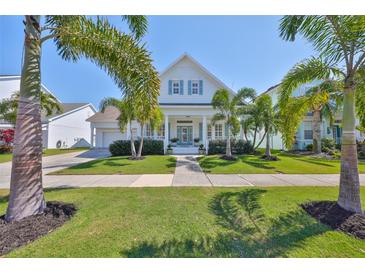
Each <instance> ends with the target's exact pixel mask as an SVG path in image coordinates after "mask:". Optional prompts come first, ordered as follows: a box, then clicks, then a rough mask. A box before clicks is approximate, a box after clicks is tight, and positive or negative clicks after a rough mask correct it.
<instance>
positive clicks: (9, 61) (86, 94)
mask: <svg viewBox="0 0 365 274" xmlns="http://www.w3.org/2000/svg"><path fill="white" fill-rule="evenodd" d="M109 18H110V21H111V22H112V23H113V24H115V25H117V26H118V27H120V28H121V29H122V30H126V29H125V24H123V23H121V20H120V17H118V16H111V17H109ZM22 19H23V18H22V17H18V16H0V74H19V73H20V69H21V63H20V62H21V53H22V44H23V39H24V37H23V24H22ZM148 20H149V30H148V34H147V35H146V36H145V37H144V41H145V42H146V43H147V47H148V49H149V50H150V51H151V52H152V57H153V60H154V65H155V66H156V68H157V69H158V71H161V70H163V69H164V68H165V67H167V66H168V65H169V64H170V63H171V62H173V61H174V60H175V59H176V58H178V57H179V56H180V55H181V54H182V53H184V52H187V53H189V54H190V55H191V56H193V57H194V58H195V59H196V60H197V61H199V62H200V63H201V64H202V65H203V66H205V67H206V68H207V69H208V70H209V71H211V72H212V73H213V74H214V75H215V76H217V77H218V78H219V79H221V80H222V81H223V82H224V83H225V84H226V85H227V86H229V87H231V88H232V89H233V90H237V89H239V88H241V87H252V88H255V89H256V90H257V91H258V92H259V93H260V92H262V91H265V90H266V89H267V88H269V87H270V86H272V85H275V84H277V83H278V82H280V80H281V79H282V77H283V76H284V75H285V73H286V72H287V71H288V70H289V69H290V68H291V67H292V66H293V65H294V64H295V63H296V62H298V61H300V60H302V59H304V58H306V57H309V56H311V55H313V54H315V52H314V51H313V49H312V47H311V45H310V44H308V43H307V42H306V41H304V40H300V39H299V40H296V41H295V42H294V43H293V42H285V41H283V40H281V39H280V38H279V33H278V26H279V20H280V17H279V16H149V17H148ZM42 82H43V84H44V85H45V86H46V87H48V88H49V89H50V90H52V92H53V93H54V94H55V95H56V96H57V97H58V98H59V99H60V100H61V101H63V102H91V103H93V104H94V106H96V107H98V105H99V102H100V100H101V99H102V98H104V97H108V96H114V97H120V94H121V93H120V91H119V89H118V88H117V86H116V85H114V83H113V81H112V80H111V79H110V78H109V77H108V76H107V75H106V73H105V72H103V71H102V70H100V69H99V68H98V67H96V66H95V65H94V64H92V63H91V62H90V61H87V60H80V61H79V62H77V63H70V62H66V61H63V60H62V58H61V57H59V56H58V55H57V52H56V48H55V46H54V45H53V43H52V41H48V42H47V43H46V44H45V45H44V47H43V52H42Z"/></svg>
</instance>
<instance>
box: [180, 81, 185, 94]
mask: <svg viewBox="0 0 365 274" xmlns="http://www.w3.org/2000/svg"><path fill="white" fill-rule="evenodd" d="M183 94H184V81H183V80H180V95H183Z"/></svg>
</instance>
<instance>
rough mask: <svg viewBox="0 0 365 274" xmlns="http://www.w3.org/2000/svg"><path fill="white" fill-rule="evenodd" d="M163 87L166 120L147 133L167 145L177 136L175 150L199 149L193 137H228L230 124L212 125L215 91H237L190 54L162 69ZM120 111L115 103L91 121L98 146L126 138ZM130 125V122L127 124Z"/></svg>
mask: <svg viewBox="0 0 365 274" xmlns="http://www.w3.org/2000/svg"><path fill="white" fill-rule="evenodd" d="M160 81H161V90H160V96H159V98H158V101H159V105H160V108H161V109H162V111H163V113H164V117H165V121H164V123H163V125H162V126H161V128H160V129H159V130H157V131H155V132H153V131H151V128H150V127H149V126H148V125H147V126H146V127H145V132H144V137H146V138H152V139H160V140H164V145H165V148H166V147H167V145H168V144H169V142H170V140H171V139H172V138H177V139H178V141H177V146H176V148H174V153H197V152H198V147H197V146H194V139H197V138H199V143H200V144H204V146H205V147H207V142H208V140H212V139H225V136H226V135H227V134H228V128H227V127H226V126H225V124H224V122H223V121H222V122H218V123H217V124H216V125H215V126H211V125H210V120H211V118H212V116H213V115H214V113H215V110H214V109H213V107H212V105H211V101H212V97H213V95H214V93H215V92H216V91H217V90H218V89H221V88H224V89H227V90H228V91H230V92H232V95H234V92H233V91H232V90H231V89H230V88H229V87H227V86H226V85H225V84H224V83H223V82H222V81H220V80H219V79H217V78H216V77H215V76H214V75H213V74H212V73H210V72H209V71H208V70H207V69H206V68H204V67H203V66H202V65H201V64H199V63H198V62H197V61H196V60H195V59H193V58H192V57H191V56H190V55H188V54H183V55H182V56H181V57H179V58H178V59H177V60H176V61H175V62H173V63H172V64H171V65H169V66H168V67H167V68H166V69H165V70H164V71H162V72H161V73H160ZM118 116H119V111H118V110H116V109H115V108H113V107H109V108H108V109H106V111H105V112H104V113H101V112H98V113H96V114H95V115H93V116H92V117H90V118H89V119H87V121H89V122H91V140H92V144H93V146H94V147H96V148H107V147H108V146H109V145H110V144H111V143H112V142H113V141H115V140H123V139H124V140H127V139H129V138H130V136H129V134H130V131H129V130H126V131H125V132H124V133H121V132H120V131H119V129H118V122H117V118H118ZM127 128H129V126H128V127H127ZM140 131H141V129H140V126H139V125H138V123H137V122H135V121H133V122H132V134H134V135H135V137H136V138H138V137H139V136H140V135H141V134H140V133H141V132H140Z"/></svg>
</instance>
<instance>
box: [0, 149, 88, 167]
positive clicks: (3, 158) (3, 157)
mask: <svg viewBox="0 0 365 274" xmlns="http://www.w3.org/2000/svg"><path fill="white" fill-rule="evenodd" d="M88 149H89V148H85V147H80V148H63V149H58V148H49V149H45V150H44V151H43V156H44V157H47V156H52V155H58V154H64V153H71V152H77V151H82V150H88ZM12 158H13V155H12V154H11V153H5V154H0V163H5V162H9V161H11V159H12Z"/></svg>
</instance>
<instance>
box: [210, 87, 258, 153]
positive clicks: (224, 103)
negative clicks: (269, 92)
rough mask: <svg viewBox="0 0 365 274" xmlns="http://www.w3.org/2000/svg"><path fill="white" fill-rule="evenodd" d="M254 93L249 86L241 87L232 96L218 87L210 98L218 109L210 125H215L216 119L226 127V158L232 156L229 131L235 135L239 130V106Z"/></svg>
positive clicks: (252, 96) (251, 97)
mask: <svg viewBox="0 0 365 274" xmlns="http://www.w3.org/2000/svg"><path fill="white" fill-rule="evenodd" d="M255 94H256V92H255V90H253V89H251V88H242V89H240V90H239V91H238V92H237V94H236V95H234V96H232V95H231V94H230V92H229V91H228V90H226V89H219V90H217V91H216V92H215V94H214V96H213V98H212V106H213V108H214V109H215V110H217V111H218V112H217V113H216V114H214V116H213V117H212V120H211V123H212V125H215V124H216V123H217V122H218V121H224V122H225V123H226V126H227V129H228V134H227V136H226V154H225V156H226V157H227V158H228V159H229V158H231V157H232V150H231V133H233V135H235V133H237V132H238V131H239V127H240V122H239V116H240V113H241V112H240V111H241V110H240V107H242V105H244V104H246V102H245V100H246V99H248V98H249V99H253V98H254V96H255Z"/></svg>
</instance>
